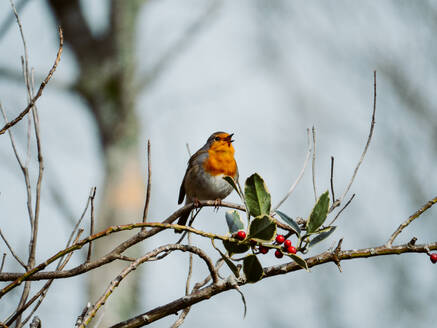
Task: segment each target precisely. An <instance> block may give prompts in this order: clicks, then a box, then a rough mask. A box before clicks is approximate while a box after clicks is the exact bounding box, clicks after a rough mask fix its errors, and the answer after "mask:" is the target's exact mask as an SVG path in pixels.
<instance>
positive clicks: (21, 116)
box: [0, 27, 64, 135]
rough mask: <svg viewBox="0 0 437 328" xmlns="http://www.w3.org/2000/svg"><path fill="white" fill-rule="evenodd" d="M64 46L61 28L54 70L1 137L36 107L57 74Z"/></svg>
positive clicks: (3, 129) (7, 125)
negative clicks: (48, 84) (54, 74)
mask: <svg viewBox="0 0 437 328" xmlns="http://www.w3.org/2000/svg"><path fill="white" fill-rule="evenodd" d="M63 44H64V38H63V35H62V29H61V28H60V27H59V49H58V53H57V55H56V59H55V63H54V64H53V66H52V68H51V69H50V71H49V73H48V75H47V76H46V78H45V79H44V81H42V82H41V85H40V87H39V89H38V92H37V93H36V95H35V97H33V98H32V100H31V101H30V102H29V104H28V105H27V106H26V108H25V109H24V110H23V111H22V112H21V113H20V114H19V115H18V116H17V117H16V118H14V119H13V120H12V121H10V122H8V123H6V124H5V125H4V126H3V128H2V129H1V130H0V135H2V134H4V133H5V132H6V131H7V130H8V129H9V128H11V127H12V126H14V125H15V124H17V123H18V122H19V121H21V120H22V119H23V117H24V116H25V115H26V114H27V113H28V112H29V111H30V109H31V108H32V107H33V106H34V105H35V103H36V101H37V100H38V99H39V97H41V95H42V91H43V90H44V88H45V86H46V85H47V83H48V82H49V81H50V79H51V78H52V76H53V73H54V72H55V70H56V68H57V66H58V63H59V61H60V60H61V54H62V49H63Z"/></svg>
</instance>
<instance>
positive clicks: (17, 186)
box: [0, 0, 437, 327]
mask: <svg viewBox="0 0 437 328" xmlns="http://www.w3.org/2000/svg"><path fill="white" fill-rule="evenodd" d="M16 6H17V9H18V11H19V14H20V17H21V21H22V23H23V29H24V34H25V38H26V42H27V47H28V50H29V54H30V65H31V67H34V68H35V79H36V81H37V82H36V84H37V85H39V81H40V80H42V78H43V77H44V76H45V75H46V74H47V72H48V71H49V69H50V67H51V65H52V64H53V61H54V59H55V55H56V51H57V47H58V35H57V29H56V26H57V25H61V26H62V27H63V29H64V38H65V47H64V53H63V56H62V59H61V63H60V65H59V67H58V69H57V71H56V73H55V75H54V77H53V79H52V80H51V81H50V83H49V85H48V86H47V88H46V89H45V91H44V93H43V96H42V97H41V98H40V100H39V101H38V108H39V115H40V121H41V123H40V124H41V134H42V143H43V155H44V158H45V166H46V169H45V180H44V182H43V189H42V197H43V198H42V199H43V200H42V208H41V219H40V220H41V221H40V230H39V231H40V235H39V240H38V248H37V263H40V262H41V261H43V260H45V259H46V258H47V257H49V256H51V255H52V254H53V253H54V252H55V251H56V250H58V249H61V248H63V247H64V245H65V243H66V240H67V239H68V236H69V234H70V232H71V230H72V227H73V225H74V223H75V222H76V220H77V219H78V218H79V217H80V214H81V212H82V211H83V209H84V207H85V203H86V200H87V198H88V194H89V191H90V188H91V187H92V186H97V200H96V201H97V229H98V230H100V229H103V228H104V227H107V226H109V225H111V224H124V223H130V222H136V221H139V218H140V216H141V215H142V210H143V203H144V179H145V170H146V169H145V163H146V160H145V159H146V151H145V150H146V144H147V139H150V140H151V145H152V170H153V171H152V172H153V173H152V174H153V185H152V197H151V208H150V219H151V221H157V220H162V219H164V218H166V217H167V216H168V215H169V214H171V213H172V212H173V211H175V210H176V209H177V208H178V205H177V196H178V191H179V186H180V183H181V180H182V178H183V175H184V172H185V169H186V163H187V160H188V153H187V150H186V146H185V145H186V143H188V144H189V146H190V149H191V151H192V152H194V151H195V150H197V149H198V148H199V147H201V146H202V145H203V144H204V143H205V141H206V139H207V137H208V136H209V135H210V134H211V133H212V132H215V131H217V130H223V131H227V132H234V133H235V140H236V141H235V143H234V146H235V148H236V157H237V162H238V165H239V169H240V177H241V180H242V182H244V180H245V178H246V177H248V176H249V175H251V174H252V173H254V172H258V173H259V174H260V175H261V176H262V177H263V178H264V179H265V181H266V183H267V186H268V188H269V190H270V192H271V194H272V200H273V203H277V202H278V201H279V200H280V199H281V198H282V197H283V195H284V194H285V193H286V192H287V190H288V188H289V187H290V185H291V184H292V183H293V182H294V180H295V179H296V177H297V175H298V173H299V171H300V169H301V167H302V164H303V161H304V158H305V154H306V149H307V142H306V129H307V128H311V127H312V126H313V125H314V127H315V129H316V133H317V135H316V138H317V149H316V151H317V162H316V183H317V190H318V193H319V194H320V193H321V192H323V191H325V190H327V189H328V188H329V177H330V157H331V156H334V157H335V173H334V176H335V190H336V194H337V195H338V196H339V195H340V194H341V193H342V192H343V191H344V188H345V187H346V185H347V183H348V181H349V180H350V177H351V175H352V173H353V170H354V167H355V165H356V163H357V161H358V160H359V157H360V155H361V152H362V150H363V147H364V145H365V142H366V138H367V136H368V131H369V126H370V118H371V110H372V103H373V70H376V71H377V114H376V126H375V133H374V136H373V140H372V143H371V145H370V148H369V151H368V153H367V156H366V158H365V161H364V163H363V164H362V166H361V169H360V171H359V173H358V176H357V178H356V180H355V183H354V185H353V186H352V189H351V194H352V193H356V197H355V199H354V200H353V202H352V203H351V205H350V206H349V207H348V208H347V209H346V210H345V211H344V212H343V214H342V215H341V217H340V218H339V219H338V220H337V224H338V228H337V230H336V231H335V233H334V234H333V235H332V236H331V237H330V238H329V239H328V240H326V241H324V242H323V243H321V244H319V245H318V247H316V248H314V249H312V250H311V251H310V253H309V255H314V254H317V252H320V251H323V250H326V249H327V248H329V247H330V246H331V245H332V244H333V243H334V242H336V241H338V239H340V238H344V242H343V249H358V248H364V247H372V246H378V245H381V244H383V243H385V242H386V241H387V239H388V238H389V236H390V234H391V233H392V232H393V231H394V230H395V229H396V228H397V227H398V225H399V224H400V223H401V222H402V221H403V220H405V219H406V218H407V217H408V216H409V215H410V214H412V213H413V212H414V211H415V210H416V209H418V208H419V207H421V206H422V205H423V204H424V203H426V202H427V201H428V200H429V199H431V198H432V197H435V196H436V188H435V186H436V183H437V174H436V165H435V161H436V158H437V156H436V155H437V142H436V140H437V110H436V105H437V97H436V86H437V74H436V73H437V63H436V58H437V57H436V55H437V43H436V39H435V35H436V31H437V5H436V3H435V2H433V1H377V0H373V1H366V2H357V1H354V2H352V1H339V0H337V1H322V0H320V1H311V2H298V1H285V0H276V1H268V0H252V1H249V0H246V1H225V0H223V1H201V0H185V1H176V0H162V1H157V0H149V1H122V0H113V1H104V0H94V1H78V0H65V1H56V0H51V1H42V0H16ZM0 54H1V55H0V101H1V102H2V104H3V106H4V107H5V109H6V112H7V114H8V117H9V118H13V117H15V116H16V115H17V114H18V113H19V112H20V111H21V110H22V109H23V108H24V107H25V106H26V93H25V85H24V83H23V79H22V73H21V61H20V56H21V55H22V54H23V47H22V43H21V40H20V36H19V32H18V29H17V26H16V23H15V19H14V17H13V12H12V10H11V7H10V3H9V1H2V2H1V3H0ZM26 127H27V123H26V121H25V120H23V121H22V122H21V123H20V124H19V125H17V126H16V127H14V128H13V129H12V131H13V133H14V135H15V138H16V140H17V144H18V146H19V151H20V153H22V154H25V151H26ZM32 154H33V156H34V155H35V150H34V148H33V150H32ZM34 157H35V156H34ZM0 158H1V161H0V208H1V211H0V212H1V213H0V228H1V229H2V231H3V233H4V234H5V235H6V236H7V238H8V240H9V241H10V242H11V244H12V246H13V247H14V248H15V249H16V251H17V253H18V254H19V255H20V256H21V257H22V258H26V257H27V252H28V247H27V244H28V239H29V231H30V230H29V226H28V218H27V212H26V205H25V204H26V198H25V185H24V181H23V178H22V175H21V172H20V169H19V167H18V165H17V163H16V160H15V158H14V156H13V152H12V149H11V146H10V143H9V139H8V137H7V136H6V135H3V136H0ZM36 164H37V163H36V161H32V162H31V163H30V168H31V173H32V174H33V175H32V177H33V179H34V180H32V182H33V183H35V181H36V174H37V170H36V168H37V166H36ZM228 200H229V201H234V202H238V201H239V200H238V198H237V196H236V195H232V196H230V197H229V198H228ZM313 204H314V196H313V191H312V184H311V169H310V168H309V169H307V171H306V173H305V176H304V178H303V180H302V181H301V183H300V184H299V186H298V187H297V189H296V190H295V192H294V193H293V194H292V196H291V197H290V198H289V199H288V200H287V202H286V203H284V204H283V206H282V208H281V209H282V210H283V211H284V212H286V213H287V214H289V215H290V216H292V217H297V216H301V217H307V216H308V214H309V213H310V211H311V208H312V206H313ZM88 224H89V220H87V222H86V223H85V228H86V229H89V228H88ZM195 227H198V228H199V229H205V230H207V231H212V232H215V233H226V225H225V219H224V210H220V211H219V212H218V213H217V214H216V213H213V211H212V209H210V208H206V209H203V210H202V211H201V213H200V215H199V216H198V218H197V219H196V222H195ZM87 231H88V230H87ZM130 234H132V233H124V234H119V235H118V237H114V238H112V237H111V242H110V243H109V244H108V243H106V242H98V243H96V244H95V247H96V250H95V254H94V256H98V254H103V253H105V251H108V250H110V249H111V246H112V245H113V244H115V243H116V242H117V241H120V240H122V239H126V238H128V237H129V235H130ZM114 236H115V235H114ZM413 236H416V237H417V238H418V243H426V242H431V241H435V240H436V236H437V224H436V210H435V209H432V210H430V211H429V212H427V213H425V214H424V215H423V216H422V217H421V218H420V219H419V220H417V222H414V223H413V224H412V225H411V226H409V227H408V228H407V229H406V230H405V231H404V232H403V233H402V234H401V235H400V237H399V238H398V239H397V242H398V243H401V242H407V241H409V240H410V239H411V238H412V237H413ZM176 239H177V237H176V236H175V235H174V234H173V233H170V232H169V233H161V234H159V236H156V237H154V238H153V239H151V240H147V241H146V242H144V243H142V244H141V245H140V247H138V248H137V249H136V250H134V251H133V253H132V254H136V255H139V254H141V253H144V251H145V250H150V249H152V248H153V247H155V246H158V245H162V244H164V243H169V242H174V241H176ZM193 242H194V243H195V244H196V245H199V246H200V247H203V248H204V249H206V250H207V252H208V253H209V254H210V255H211V256H213V258H214V259H216V258H217V254H215V252H214V251H213V250H212V249H211V246H210V243H209V242H205V241H203V240H201V239H199V238H194V241H193ZM111 243H112V244H111ZM0 251H1V253H4V252H7V250H6V247H5V245H4V244H3V243H0ZM84 256H86V251H84V252H83V254H82V253H81V254H80V255H79V254H77V255H75V256H73V258H72V260H71V262H70V263H69V267H72V266H73V265H77V264H80V263H81V262H82V261H83V260H84ZM262 261H263V264H264V265H273V264H277V263H281V262H285V259H283V260H281V261H279V260H277V259H275V258H274V257H273V254H269V255H267V256H265V257H263V258H262ZM187 264H188V255H187V254H180V253H177V254H173V255H171V256H169V257H167V258H166V259H165V260H164V261H160V262H157V263H155V262H153V263H150V264H145V265H143V267H142V268H141V270H137V271H136V272H134V273H133V274H131V276H130V277H129V279H128V281H127V282H126V285H123V283H122V285H121V286H120V287H119V288H118V289H117V290H116V292H115V293H114V294H113V295H112V296H111V298H110V301H109V302H108V303H107V305H106V306H105V311H104V312H102V313H104V318H103V321H102V322H101V327H106V326H108V325H110V324H111V323H115V322H118V321H120V320H122V319H126V318H128V317H129V316H130V315H135V314H139V313H141V312H145V311H147V310H148V309H151V308H153V307H155V306H158V305H162V304H165V303H167V302H169V301H172V300H173V299H175V298H178V297H180V296H182V295H183V294H184V290H185V279H186V274H187ZM125 265H126V263H121V264H114V265H112V266H109V267H104V268H103V269H100V270H96V271H95V272H94V273H93V275H90V276H79V277H74V278H71V279H68V280H58V281H55V282H54V284H53V286H52V287H51V289H50V290H49V292H48V294H47V297H46V299H45V300H44V303H43V304H42V305H41V307H40V308H39V309H38V311H37V314H38V316H39V317H40V318H41V320H42V322H43V326H46V327H54V326H72V325H73V322H75V320H76V317H77V316H78V315H79V314H80V312H81V311H82V309H83V307H84V306H85V305H86V303H87V302H88V301H90V302H91V303H93V302H95V300H96V299H97V297H98V296H99V295H101V294H102V292H103V291H104V289H105V288H106V286H107V285H108V284H109V282H110V281H111V280H112V279H113V278H114V277H115V276H116V275H117V274H118V272H119V271H121V269H122V268H123V267H124V266H125ZM342 267H343V273H339V272H338V269H337V267H336V266H335V265H334V264H326V265H323V266H318V267H316V268H314V269H312V270H311V271H312V272H311V273H307V272H303V271H302V272H296V273H293V274H288V275H285V276H280V277H274V278H269V279H266V280H265V281H261V282H260V283H257V284H255V285H248V286H244V287H242V291H243V292H244V294H245V295H246V299H247V305H248V312H247V316H246V318H245V319H243V305H242V303H241V300H240V296H239V295H238V294H237V293H236V292H235V291H230V292H227V293H224V294H221V295H218V296H216V297H214V298H213V299H211V300H208V301H205V302H202V303H200V304H197V305H196V306H194V307H193V308H192V310H191V312H190V314H189V315H188V317H187V319H186V322H185V326H187V327H197V326H200V325H202V324H205V323H207V324H208V326H210V327H222V326H237V325H238V326H239V327H299V326H303V325H305V326H306V327H351V326H352V327H369V326H371V327H386V326H393V327H411V326H412V325H414V326H415V327H431V326H433V323H434V321H435V320H433V318H434V317H435V307H436V301H435V300H436V299H437V292H436V289H435V288H434V287H433V286H434V284H435V279H436V277H437V271H436V270H437V268H436V267H435V266H432V265H431V264H430V262H429V259H428V257H427V256H425V255H410V254H407V255H402V256H399V257H398V256H390V257H378V258H374V259H360V260H354V261H345V262H343V263H342ZM19 270H21V268H20V267H19V266H17V265H16V264H15V263H14V261H13V260H12V257H11V256H8V257H7V261H6V265H5V268H4V271H8V272H14V271H19ZM206 272H207V271H206V270H205V268H204V264H203V263H199V262H198V261H197V259H195V267H194V275H193V279H194V282H195V281H197V280H199V279H201V278H203V277H204V275H205V274H206ZM224 273H225V274H226V272H225V271H224ZM196 279H197V280H196ZM1 285H4V284H3V283H2V284H1ZM32 286H33V287H32V291H36V290H37V288H38V287H41V283H34V284H33V285H32ZM14 293H15V294H14V295H12V296H11V295H9V296H8V298H7V299H2V300H1V301H0V317H1V318H2V319H3V318H4V317H5V316H7V315H9V314H10V313H11V311H13V309H15V307H16V305H17V303H18V300H19V298H20V293H21V290H20V288H17V289H16V290H15V292H14ZM174 320H176V316H175V317H171V318H165V319H163V320H161V321H159V322H156V323H154V324H153V326H154V327H168V326H170V325H171V323H172V322H173V321H174ZM95 322H97V320H96V321H95Z"/></svg>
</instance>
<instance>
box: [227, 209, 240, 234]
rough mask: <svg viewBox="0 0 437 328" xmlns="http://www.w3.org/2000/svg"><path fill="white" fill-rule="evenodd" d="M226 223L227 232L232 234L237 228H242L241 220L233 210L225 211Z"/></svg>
mask: <svg viewBox="0 0 437 328" xmlns="http://www.w3.org/2000/svg"><path fill="white" fill-rule="evenodd" d="M225 217H226V223H227V224H228V228H229V232H230V233H231V234H233V233H234V232H237V231H238V230H243V229H244V224H243V221H242V220H241V217H240V214H239V213H238V212H237V211H235V210H230V211H227V212H226V214H225Z"/></svg>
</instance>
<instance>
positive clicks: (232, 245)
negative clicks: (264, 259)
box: [223, 240, 250, 255]
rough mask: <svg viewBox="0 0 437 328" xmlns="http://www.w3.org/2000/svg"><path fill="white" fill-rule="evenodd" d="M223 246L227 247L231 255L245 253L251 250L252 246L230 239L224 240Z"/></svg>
mask: <svg viewBox="0 0 437 328" xmlns="http://www.w3.org/2000/svg"><path fill="white" fill-rule="evenodd" d="M223 246H224V247H225V248H226V250H227V251H228V253H229V254H230V255H232V254H240V253H245V252H247V251H248V250H249V248H250V246H249V245H247V244H240V243H237V242H231V241H228V240H223Z"/></svg>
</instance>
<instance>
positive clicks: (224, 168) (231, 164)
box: [203, 146, 237, 177]
mask: <svg viewBox="0 0 437 328" xmlns="http://www.w3.org/2000/svg"><path fill="white" fill-rule="evenodd" d="M208 154H209V156H208V160H207V161H205V163H204V164H203V167H204V169H205V171H206V172H208V173H209V174H211V175H214V176H215V175H219V174H224V175H229V176H231V177H233V176H235V174H236V173H237V163H236V162H235V159H234V148H233V147H232V146H231V147H228V149H227V150H220V151H216V150H213V149H210V150H208Z"/></svg>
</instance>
